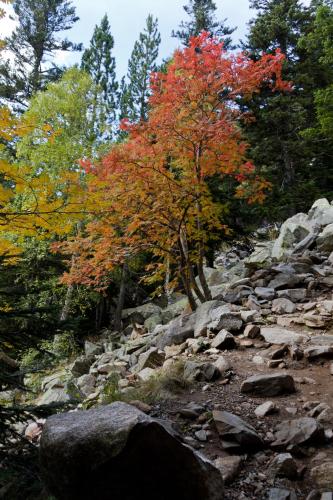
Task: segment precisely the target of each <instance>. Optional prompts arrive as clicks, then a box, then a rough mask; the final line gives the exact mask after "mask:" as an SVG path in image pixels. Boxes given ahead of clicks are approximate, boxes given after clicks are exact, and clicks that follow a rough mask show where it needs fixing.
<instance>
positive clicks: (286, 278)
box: [268, 273, 303, 290]
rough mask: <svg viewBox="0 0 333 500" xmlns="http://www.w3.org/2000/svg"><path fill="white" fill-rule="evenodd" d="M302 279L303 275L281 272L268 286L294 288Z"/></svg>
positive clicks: (280, 288) (279, 288)
mask: <svg viewBox="0 0 333 500" xmlns="http://www.w3.org/2000/svg"><path fill="white" fill-rule="evenodd" d="M302 281H303V277H300V276H297V275H296V274H287V273H279V274H277V275H276V276H275V278H273V279H272V280H271V281H270V282H269V284H268V286H269V288H273V289H274V290H283V289H285V288H293V287H294V286H295V285H297V284H298V283H301V282H302Z"/></svg>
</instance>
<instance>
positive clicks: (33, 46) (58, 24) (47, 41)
mask: <svg viewBox="0 0 333 500" xmlns="http://www.w3.org/2000/svg"><path fill="white" fill-rule="evenodd" d="M13 7H14V12H15V14H16V16H17V20H18V26H17V28H16V29H15V31H14V32H13V33H12V35H11V36H10V37H8V38H7V39H6V40H5V41H6V50H8V51H9V53H10V54H11V56H12V58H13V64H12V63H11V62H10V60H9V59H8V60H7V61H5V62H3V63H2V64H1V66H0V96H1V97H2V98H5V99H7V100H8V101H11V102H14V103H16V104H19V105H26V99H28V98H30V97H31V95H32V94H34V93H35V92H36V91H38V90H41V89H43V88H44V87H45V85H46V83H47V82H49V81H52V80H56V79H58V78H59V76H60V75H61V73H62V70H61V69H60V68H59V67H57V66H56V65H54V64H53V65H50V64H46V62H47V60H49V59H50V58H52V57H53V56H54V55H55V52H56V51H66V52H67V51H77V50H81V45H77V44H74V43H72V42H70V41H69V40H68V39H67V38H62V37H60V36H59V33H60V32H63V31H67V30H69V29H70V28H71V27H72V26H73V24H75V23H76V22H77V21H78V19H79V18H78V17H77V16H76V14H75V7H74V6H73V5H71V2H70V1H68V0H14V3H13Z"/></svg>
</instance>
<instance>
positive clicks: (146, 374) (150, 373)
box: [138, 367, 156, 382]
mask: <svg viewBox="0 0 333 500" xmlns="http://www.w3.org/2000/svg"><path fill="white" fill-rule="evenodd" d="M155 376H156V370H154V369H153V368H148V367H147V368H144V369H143V370H141V371H140V372H139V373H138V377H139V379H140V380H142V381H143V382H147V381H148V380H150V379H151V378H153V377H155Z"/></svg>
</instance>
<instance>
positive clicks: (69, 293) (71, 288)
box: [60, 255, 75, 321]
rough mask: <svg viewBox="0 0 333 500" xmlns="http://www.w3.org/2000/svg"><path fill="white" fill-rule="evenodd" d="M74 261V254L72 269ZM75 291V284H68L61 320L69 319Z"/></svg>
mask: <svg viewBox="0 0 333 500" xmlns="http://www.w3.org/2000/svg"><path fill="white" fill-rule="evenodd" d="M74 261H75V256H74V255H72V260H71V269H73V267H74ZM73 292H74V285H73V284H72V283H71V284H70V285H68V286H67V290H66V297H65V302H64V305H63V306H62V309H61V313H60V321H66V320H67V319H68V316H69V313H70V310H71V305H72V298H73Z"/></svg>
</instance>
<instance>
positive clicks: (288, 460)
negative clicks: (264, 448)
mask: <svg viewBox="0 0 333 500" xmlns="http://www.w3.org/2000/svg"><path fill="white" fill-rule="evenodd" d="M269 474H270V476H272V477H286V478H288V479H296V478H297V464H296V462H295V460H294V459H293V457H292V456H291V455H290V453H280V454H279V455H277V456H276V457H275V458H274V459H273V460H272V462H271V463H270V465H269Z"/></svg>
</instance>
